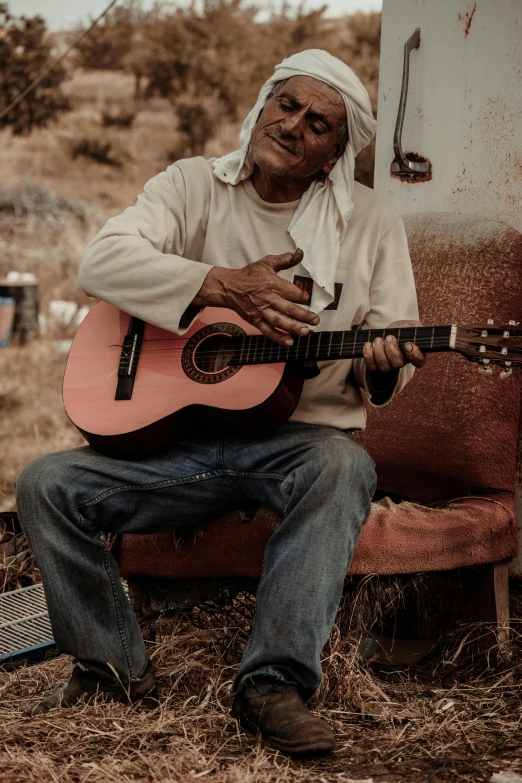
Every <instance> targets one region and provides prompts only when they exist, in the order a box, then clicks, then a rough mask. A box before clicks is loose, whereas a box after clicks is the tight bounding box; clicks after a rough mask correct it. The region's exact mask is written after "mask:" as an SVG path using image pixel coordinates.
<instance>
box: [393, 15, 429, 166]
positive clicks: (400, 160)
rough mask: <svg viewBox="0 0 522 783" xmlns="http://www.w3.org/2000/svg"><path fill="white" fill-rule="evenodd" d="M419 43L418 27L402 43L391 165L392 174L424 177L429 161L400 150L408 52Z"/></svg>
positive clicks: (408, 65) (406, 90)
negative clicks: (399, 89)
mask: <svg viewBox="0 0 522 783" xmlns="http://www.w3.org/2000/svg"><path fill="white" fill-rule="evenodd" d="M419 45H420V27H417V29H416V30H415V32H414V33H413V35H412V36H410V38H408V40H407V41H406V43H405V44H404V69H403V73H402V88H401V97H400V101H399V112H398V114H397V122H396V124H395V133H394V134H393V150H394V152H395V159H394V161H393V163H392V165H391V171H392V174H399V175H404V174H407V175H409V176H412V177H415V176H422V177H425V176H426V174H428V173H429V172H430V171H431V163H430V162H429V161H428V160H423V159H422V156H420V155H415V157H417V158H420V160H411V157H412V154H411V153H409V155H410V158H407V157H406V156H405V154H404V152H403V151H402V143H401V137H402V127H403V124H404V114H405V111H406V100H407V97H408V83H409V77H410V54H411V50H412V49H418V48H419Z"/></svg>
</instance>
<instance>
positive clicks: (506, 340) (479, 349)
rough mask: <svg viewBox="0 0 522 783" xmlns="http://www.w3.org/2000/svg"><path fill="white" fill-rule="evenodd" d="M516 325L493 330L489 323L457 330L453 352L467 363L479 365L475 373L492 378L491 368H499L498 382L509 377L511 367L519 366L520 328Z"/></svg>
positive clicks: (520, 348) (520, 354)
mask: <svg viewBox="0 0 522 783" xmlns="http://www.w3.org/2000/svg"><path fill="white" fill-rule="evenodd" d="M519 327H520V324H519V323H518V321H510V322H509V323H508V324H507V325H504V326H502V325H501V326H495V324H494V323H493V321H491V320H489V321H488V322H487V323H486V324H483V325H480V324H479V325H477V326H457V327H456V335H455V346H454V347H455V350H456V351H459V352H460V353H461V354H463V355H464V356H465V357H466V358H467V359H469V360H470V361H471V362H477V363H478V364H479V371H480V372H482V373H484V374H485V375H491V374H492V369H491V367H492V365H499V366H500V367H502V372H501V373H500V377H501V378H507V377H508V376H509V375H511V373H512V371H513V367H514V366H516V365H522V327H521V328H519Z"/></svg>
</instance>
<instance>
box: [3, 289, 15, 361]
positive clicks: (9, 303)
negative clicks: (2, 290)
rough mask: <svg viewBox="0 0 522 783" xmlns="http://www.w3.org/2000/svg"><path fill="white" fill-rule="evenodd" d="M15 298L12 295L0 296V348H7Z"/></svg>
mask: <svg viewBox="0 0 522 783" xmlns="http://www.w3.org/2000/svg"><path fill="white" fill-rule="evenodd" d="M14 315H15V300H14V299H13V297H12V296H0V348H7V346H8V345H9V343H10V341H11V335H12V333H13V323H14Z"/></svg>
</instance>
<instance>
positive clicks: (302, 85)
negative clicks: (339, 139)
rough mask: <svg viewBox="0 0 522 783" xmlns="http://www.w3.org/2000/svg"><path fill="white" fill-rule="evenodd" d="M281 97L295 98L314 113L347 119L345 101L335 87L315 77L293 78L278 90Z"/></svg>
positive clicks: (341, 119)
mask: <svg viewBox="0 0 522 783" xmlns="http://www.w3.org/2000/svg"><path fill="white" fill-rule="evenodd" d="M278 94H279V95H285V96H287V97H289V98H293V99H294V100H296V101H297V102H298V103H300V104H301V105H303V106H307V107H308V108H310V109H311V110H312V111H314V112H320V113H325V114H328V115H330V116H331V118H332V119H337V120H339V121H341V122H342V121H343V120H345V119H346V107H345V105H344V99H343V97H342V95H341V93H340V92H338V91H337V90H336V89H335V87H332V86H331V85H329V84H326V83H325V82H322V81H320V80H319V79H314V77H313V76H291V77H290V78H289V79H288V80H287V81H286V82H285V84H283V85H282V87H281V88H280V89H279V90H278Z"/></svg>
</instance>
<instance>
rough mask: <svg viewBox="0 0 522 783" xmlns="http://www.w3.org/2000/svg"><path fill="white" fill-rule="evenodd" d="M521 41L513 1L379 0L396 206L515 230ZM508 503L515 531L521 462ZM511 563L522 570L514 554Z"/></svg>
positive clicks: (385, 134)
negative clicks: (401, 163)
mask: <svg viewBox="0 0 522 783" xmlns="http://www.w3.org/2000/svg"><path fill="white" fill-rule="evenodd" d="M416 28H420V42H419V43H418V45H416V44H417V41H416V39H415V43H414V44H413V45H412V46H410V50H409V53H408V63H409V83H408V89H407V93H406V105H405V108H404V115H403V123H402V133H401V139H400V140H401V146H402V150H403V152H404V154H405V157H406V158H408V159H409V160H410V161H412V162H426V163H427V164H428V165H427V166H425V167H424V168H425V169H428V171H427V172H426V171H425V172H424V173H422V172H419V173H418V174H417V175H414V176H409V175H408V174H406V175H405V174H404V173H403V172H399V171H397V169H398V168H399V167H398V166H397V165H395V166H394V167H392V164H393V162H394V159H396V156H397V149H398V146H397V136H396V139H395V142H396V143H395V149H394V133H395V131H396V126H397V115H398V109H399V103H400V99H401V87H402V83H403V69H404V65H405V59H406V58H405V52H404V47H405V44H406V42H408V41H411V40H412V36H413V34H414V33H415V30H416ZM521 41H522V2H521V0H476V1H475V0H437V2H434V0H384V7H383V26H382V39H381V65H380V79H379V104H378V129H377V148H376V167H375V188H376V189H378V190H380V191H383V192H385V193H387V194H388V195H389V196H390V197H391V198H392V199H393V200H394V201H395V202H396V204H397V205H398V207H399V209H400V210H401V212H402V213H403V214H408V213H415V212H426V211H441V212H450V211H457V212H462V213H468V214H474V215H484V216H485V217H488V218H492V219H495V220H501V221H504V222H505V223H508V224H509V225H511V226H513V227H514V228H516V229H518V230H519V231H522V88H521V84H522V44H521ZM403 103H404V100H403ZM392 168H394V169H395V170H392ZM484 273H485V274H487V270H486V269H485V270H484ZM515 316H516V314H513V317H515ZM485 426H486V427H487V423H485ZM521 452H522V449H521ZM515 504H516V509H517V518H518V520H519V531H520V533H521V534H522V530H521V528H522V464H521V465H519V469H518V472H517V491H516V496H515ZM519 540H520V541H522V535H521V537H520V539H519ZM510 570H511V573H512V574H513V575H516V576H518V577H521V578H522V554H519V556H518V557H517V558H515V559H514V560H513V561H512V563H511V569H510Z"/></svg>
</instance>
